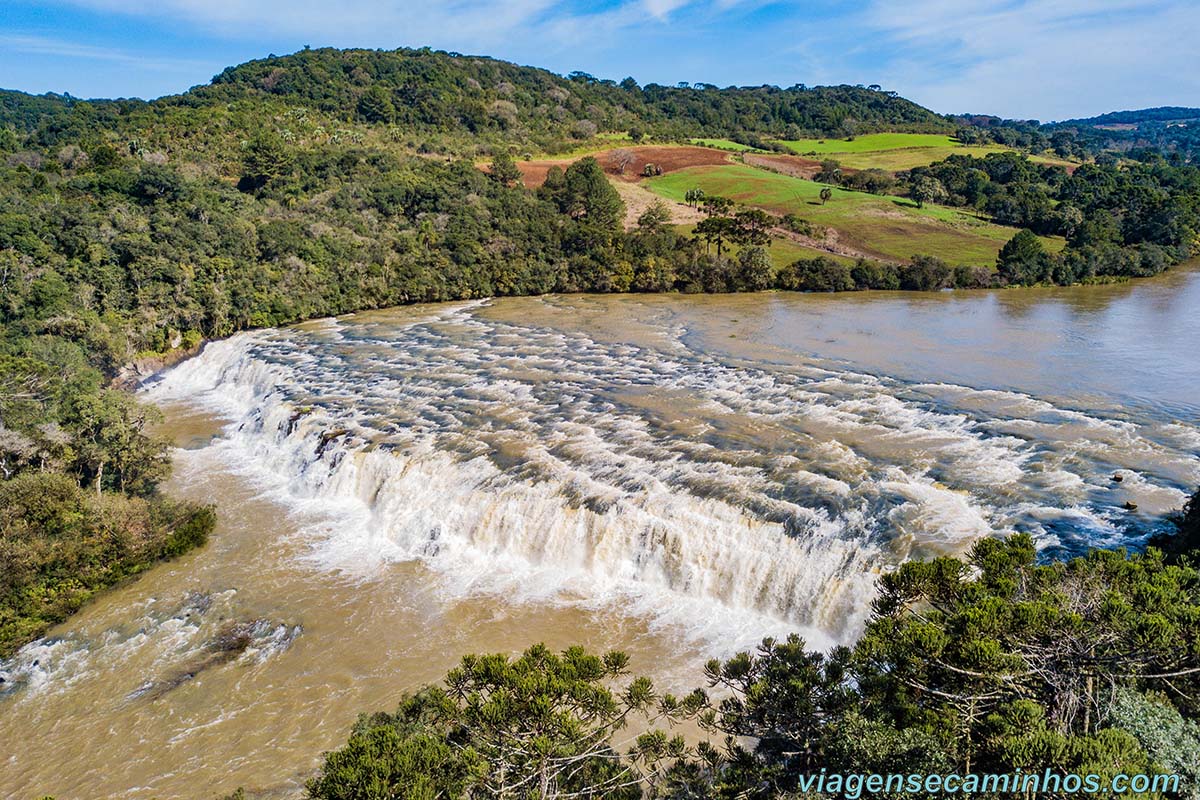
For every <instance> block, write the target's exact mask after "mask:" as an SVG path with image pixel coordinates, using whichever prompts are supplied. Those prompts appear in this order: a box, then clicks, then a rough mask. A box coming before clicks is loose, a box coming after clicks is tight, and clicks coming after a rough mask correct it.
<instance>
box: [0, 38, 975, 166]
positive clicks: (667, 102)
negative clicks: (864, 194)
mask: <svg viewBox="0 0 1200 800" xmlns="http://www.w3.org/2000/svg"><path fill="white" fill-rule="evenodd" d="M245 102H249V103H255V104H259V105H266V106H269V107H273V108H278V109H283V108H288V107H302V108H306V109H310V110H312V111H316V112H320V113H323V114H328V115H329V116H330V117H331V118H333V119H335V120H337V121H338V122H341V123H352V122H358V123H367V124H387V125H395V126H398V127H401V128H403V129H404V130H406V131H424V132H436V133H438V134H439V135H442V136H446V135H458V136H482V137H485V138H490V139H496V138H503V139H505V140H506V141H515V142H519V143H521V144H522V146H531V147H534V148H535V149H542V150H549V151H554V150H556V149H558V150H561V149H563V147H565V145H564V142H570V141H579V140H586V139H589V138H591V137H592V136H593V135H595V133H596V132H598V131H606V130H630V129H634V130H636V131H638V132H640V133H643V134H645V135H647V136H654V137H658V138H664V137H665V138H680V139H682V138H686V137H689V136H715V137H722V136H726V135H730V134H743V133H746V132H750V133H763V134H770V135H773V136H777V137H779V138H800V137H801V136H804V135H809V134H811V135H823V134H842V135H845V134H846V133H854V132H870V131H883V130H911V131H927V132H947V131H949V130H951V128H952V126H951V124H950V123H949V122H948V121H947V120H946V119H945V118H944V117H942V116H940V115H938V114H935V113H934V112H932V111H930V110H929V109H926V108H923V107H921V106H919V105H917V104H916V103H913V102H911V101H909V100H905V99H904V98H902V97H898V96H896V95H895V94H894V93H892V92H885V91H882V90H879V89H872V88H864V87H861V86H816V87H806V86H803V85H795V86H791V87H788V88H780V87H777V86H755V87H728V88H718V87H716V86H712V85H708V84H688V83H679V84H677V85H675V86H661V85H657V84H649V85H646V86H639V85H638V84H637V82H636V81H634V80H633V79H632V78H626V79H625V80H623V81H621V82H620V83H617V82H615V81H612V80H602V79H599V78H596V77H594V76H592V75H588V74H586V73H582V72H574V73H571V74H570V75H569V76H566V77H563V76H561V75H557V74H555V73H552V72H549V71H547V70H544V69H538V68H535V67H524V66H519V65H516V64H512V63H508V62H505V61H499V60H497V59H493V58H485V57H480V56H465V55H461V54H457V53H446V52H442V51H434V50H430V49H419V50H411V49H401V50H391V51H383V50H335V49H330V48H324V49H306V50H302V51H300V52H297V53H293V54H291V55H286V56H272V57H269V58H264V59H259V60H255V61H249V62H247V63H245V64H241V65H239V66H235V67H230V68H229V69H226V70H225V71H223V72H222V73H220V74H219V75H217V76H216V77H214V78H213V80H212V82H211V83H209V84H207V85H204V86H198V87H195V88H193V89H191V90H190V91H188V92H185V93H184V94H181V95H176V96H171V97H164V98H160V99H159V100H155V101H152V102H151V103H143V102H141V101H125V100H120V101H87V105H88V107H89V108H91V109H92V111H93V112H94V113H97V114H99V115H101V116H103V117H105V118H106V119H107V120H108V121H109V122H110V124H111V123H116V122H119V121H120V120H121V119H122V118H123V117H125V116H126V115H129V114H134V115H136V114H137V113H138V112H141V111H143V110H144V109H145V108H146V107H149V108H151V109H153V110H154V111H156V112H157V113H159V114H160V115H166V114H169V113H170V109H173V108H202V107H217V106H225V105H229V104H234V105H237V104H239V103H245ZM80 103H81V101H79V100H77V99H74V98H70V97H65V96H58V95H44V96H40V97H35V96H30V95H22V94H20V93H18V92H5V93H4V94H3V97H0V127H3V126H11V127H14V128H16V129H17V130H22V131H33V130H34V129H35V128H46V127H47V126H49V127H53V126H55V125H56V124H58V125H62V124H67V123H66V121H67V120H68V119H69V117H70V116H71V111H72V109H73V108H75V107H76V106H78V105H79V104H80Z"/></svg>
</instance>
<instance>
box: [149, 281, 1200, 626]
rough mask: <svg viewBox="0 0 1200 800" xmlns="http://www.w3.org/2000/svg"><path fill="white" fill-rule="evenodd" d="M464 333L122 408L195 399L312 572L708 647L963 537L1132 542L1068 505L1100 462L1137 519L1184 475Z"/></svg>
mask: <svg viewBox="0 0 1200 800" xmlns="http://www.w3.org/2000/svg"><path fill="white" fill-rule="evenodd" d="M484 310H485V308H484V306H483V304H480V303H472V304H465V305H456V306H450V307H443V308H438V309H434V310H432V311H430V310H425V311H421V312H415V313H414V312H409V313H398V314H391V315H387V314H385V315H365V316H361V317H351V318H346V319H343V320H336V321H335V320H326V321H323V322H320V323H317V324H312V325H308V326H304V327H303V328H300V329H298V328H292V329H285V330H272V331H261V332H254V333H247V334H242V335H239V336H236V337H234V338H232V339H230V340H228V341H223V342H218V343H215V344H212V345H210V346H209V347H208V348H207V349H206V350H205V351H204V352H203V353H202V354H201V355H200V356H199V357H198V358H196V359H194V360H193V361H191V362H188V363H186V364H184V365H182V366H181V367H179V368H177V369H175V370H172V371H171V372H170V373H168V374H167V375H166V376H165V378H164V379H163V380H162V381H161V382H160V383H158V384H157V385H156V386H155V387H154V388H153V389H152V390H151V391H150V393H149V394H150V397H151V398H156V399H164V400H179V399H182V398H191V399H192V400H193V401H199V402H201V403H208V404H211V405H212V406H213V407H214V408H216V409H218V410H219V411H220V412H221V413H223V414H225V415H226V416H227V417H228V418H229V419H230V420H231V424H230V428H229V433H228V436H227V438H226V440H225V441H224V443H223V444H222V445H221V446H222V447H225V448H227V449H228V451H229V452H228V454H229V456H230V458H233V459H236V460H237V461H239V462H242V463H245V464H247V465H251V466H252V469H254V470H258V471H261V472H263V473H264V474H268V475H272V476H275V477H276V479H277V480H278V483H277V484H276V489H277V490H278V491H280V492H281V493H282V496H283V497H284V498H285V502H287V503H288V504H290V505H293V506H305V505H308V506H310V507H311V505H312V504H317V505H319V506H320V507H322V508H326V509H330V510H331V512H332V513H331V514H329V515H326V516H325V517H324V518H323V519H322V520H320V521H318V522H317V523H316V525H315V527H316V528H319V529H323V531H324V533H323V534H322V535H320V536H317V537H314V544H313V548H314V549H313V553H312V556H313V558H315V559H316V560H317V561H319V562H321V563H324V564H327V565H329V566H336V567H338V568H340V569H344V570H351V571H353V570H359V569H364V568H368V567H369V566H370V565H372V564H375V563H378V562H379V561H380V560H404V559H421V560H423V561H425V562H426V563H428V564H429V565H431V566H433V567H434V568H436V569H438V570H439V571H440V572H441V573H442V574H443V575H444V576H446V583H447V586H452V587H454V588H455V589H456V590H458V591H464V592H466V591H473V590H491V591H500V592H506V593H507V592H512V591H514V590H515V591H518V592H519V593H523V594H534V595H537V596H543V597H544V596H551V595H557V596H560V597H562V598H571V599H576V600H578V599H583V600H585V601H592V602H599V601H607V600H613V599H616V598H618V597H620V598H622V601H623V602H624V603H626V604H627V605H629V607H631V608H634V609H636V610H638V611H652V612H653V613H654V614H656V615H661V616H662V617H663V618H664V619H671V620H673V621H676V622H679V621H687V620H688V619H693V620H694V619H703V620H706V621H707V622H706V627H707V629H708V630H707V631H706V632H708V633H716V634H717V635H718V636H720V637H724V638H727V637H729V636H731V635H736V633H737V631H738V629H739V627H740V626H741V625H742V624H744V623H747V622H749V621H750V620H751V619H756V621H757V623H758V628H757V629H756V630H758V631H761V630H763V629H764V628H765V629H767V630H771V631H775V630H777V629H780V628H781V627H782V628H785V629H786V627H788V626H791V627H799V628H802V629H806V630H808V631H809V632H810V638H816V639H818V640H824V641H829V640H830V639H840V638H843V637H845V636H847V635H849V634H851V633H853V632H854V631H855V630H856V629H857V627H858V626H859V625H860V624H861V621H862V619H863V616H864V614H865V613H866V611H867V610H868V608H869V603H870V600H871V598H872V596H873V584H874V581H875V578H876V575H877V573H878V571H879V570H880V569H885V568H888V567H889V566H891V565H894V564H895V563H897V562H898V561H900V560H902V559H904V558H906V557H909V556H910V555H912V554H913V553H932V552H946V551H949V552H954V551H961V550H964V549H965V548H967V547H968V546H969V545H970V544H971V542H973V541H974V540H975V539H977V538H978V537H980V536H985V535H991V534H997V533H1004V532H1007V531H1012V530H1026V531H1030V532H1032V533H1034V534H1035V535H1036V536H1038V538H1039V539H1040V541H1041V542H1042V543H1043V544H1046V545H1060V546H1065V547H1067V548H1071V547H1076V548H1077V547H1079V546H1080V545H1081V544H1082V543H1095V542H1105V543H1111V542H1123V541H1129V542H1133V541H1136V540H1137V538H1138V537H1139V536H1142V535H1144V530H1142V529H1140V528H1138V527H1137V526H1133V527H1132V528H1131V527H1129V526H1128V525H1127V524H1126V520H1124V519H1122V518H1121V517H1120V515H1117V514H1113V513H1111V512H1106V511H1105V510H1104V509H1103V508H1098V507H1097V506H1096V504H1094V503H1091V502H1089V496H1090V495H1091V494H1094V491H1095V490H1096V489H1097V488H1099V487H1102V486H1103V485H1105V484H1106V483H1107V482H1108V480H1109V472H1110V465H1108V464H1106V463H1104V461H1103V460H1102V456H1103V455H1104V453H1105V452H1106V451H1108V450H1110V449H1111V445H1112V443H1113V442H1115V441H1124V442H1126V445H1125V450H1126V453H1127V456H1132V457H1133V458H1134V459H1135V460H1136V458H1137V455H1138V453H1142V452H1144V453H1146V454H1149V455H1150V456H1152V457H1153V458H1155V459H1157V461H1158V464H1159V468H1160V470H1161V471H1162V474H1160V475H1155V476H1146V475H1144V473H1139V475H1138V477H1137V480H1140V481H1142V482H1143V484H1145V489H1146V492H1149V493H1154V492H1157V493H1158V494H1160V495H1161V501H1162V502H1163V503H1165V504H1168V505H1169V504H1171V503H1178V502H1179V501H1181V500H1182V498H1183V494H1182V493H1181V492H1180V490H1179V489H1178V488H1175V487H1174V486H1172V485H1171V483H1170V481H1172V480H1177V481H1179V482H1182V481H1183V479H1184V477H1185V476H1186V475H1187V474H1188V473H1189V471H1190V472H1191V473H1192V474H1194V472H1195V469H1196V465H1195V461H1194V459H1191V458H1189V457H1187V456H1185V455H1183V454H1180V455H1179V457H1178V458H1175V459H1174V460H1173V457H1172V454H1171V452H1170V450H1169V449H1168V448H1167V447H1166V446H1165V445H1163V444H1162V443H1160V442H1156V441H1153V440H1152V439H1149V438H1145V437H1143V435H1142V432H1141V431H1140V429H1139V427H1138V426H1137V425H1134V424H1132V423H1128V422H1122V421H1114V420H1105V419H1101V418H1096V417H1092V416H1089V415H1087V414H1083V413H1080V412H1075V411H1068V410H1062V409H1058V408H1056V407H1054V406H1052V405H1050V404H1048V403H1045V402H1042V401H1038V400H1035V399H1033V398H1030V397H1027V396H1022V395H1019V394H1014V393H1010V392H996V391H975V390H971V389H967V388H965V387H961V386H954V385H945V384H907V383H904V382H901V381H898V380H893V379H888V378H881V377H875V376H871V375H867V374H864V373H861V372H855V371H852V370H849V369H845V368H840V367H838V366H836V365H834V364H831V363H817V362H814V361H812V360H805V359H798V360H793V361H792V362H791V363H780V364H770V363H750V362H746V361H744V360H739V359H737V358H735V357H728V356H726V357H722V356H719V355H716V354H713V353H705V352H700V351H696V350H692V349H690V348H689V347H688V346H687V345H685V343H684V341H683V334H684V332H685V331H686V328H680V329H678V330H675V331H674V332H673V333H674V335H673V336H672V335H667V336H666V337H665V338H664V339H662V340H660V341H659V342H658V343H657V344H649V343H636V344H635V343H630V342H620V341H609V342H605V341H600V340H597V339H593V338H591V337H589V336H588V335H585V334H584V333H582V332H578V331H570V330H563V329H554V328H548V327H541V326H537V325H530V324H522V323H521V322H518V321H512V320H503V319H496V318H495V317H491V316H488V315H486V314H484V313H481V312H483V311H484ZM1117 466H1118V467H1119V466H1121V465H1120V464H1118V465H1117ZM1127 466H1134V463H1133V462H1132V461H1131V462H1130V463H1129V464H1127ZM1147 481H1150V483H1147ZM1131 483H1132V481H1131ZM705 606H708V607H709V611H707V612H702V613H700V614H699V615H697V613H696V612H697V610H698V609H700V608H702V607H705ZM676 612H678V613H676ZM714 619H721V620H724V621H726V622H727V623H728V624H729V629H728V630H720V627H719V626H716V627H715V628H714V626H713V625H712V624H711V621H712V620H714ZM764 620H772V621H773V623H772V624H768V623H766V622H764Z"/></svg>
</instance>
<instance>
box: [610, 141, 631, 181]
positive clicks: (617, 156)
mask: <svg viewBox="0 0 1200 800" xmlns="http://www.w3.org/2000/svg"><path fill="white" fill-rule="evenodd" d="M609 158H610V159H612V164H613V166H614V167H616V168H617V172H619V173H620V174H622V175H624V174H625V170H627V169H629V165H630V164H632V163H633V162H634V160H635V159H636V158H637V156H635V155H634V154H633V151H632V150H628V149H626V148H624V147H621V148H618V149H616V150H613V151H612V153H610V154H609Z"/></svg>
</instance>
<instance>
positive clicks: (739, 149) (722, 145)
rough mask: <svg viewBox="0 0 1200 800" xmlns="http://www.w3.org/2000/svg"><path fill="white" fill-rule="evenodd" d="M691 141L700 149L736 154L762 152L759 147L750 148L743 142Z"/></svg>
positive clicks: (727, 140)
mask: <svg viewBox="0 0 1200 800" xmlns="http://www.w3.org/2000/svg"><path fill="white" fill-rule="evenodd" d="M690 141H691V143H692V144H694V145H699V146H700V147H715V148H716V149H718V150H732V151H733V152H735V153H759V152H762V151H760V150H759V149H758V148H757V147H750V146H749V145H745V144H742V143H741V142H735V141H733V140H732V139H692V140H690Z"/></svg>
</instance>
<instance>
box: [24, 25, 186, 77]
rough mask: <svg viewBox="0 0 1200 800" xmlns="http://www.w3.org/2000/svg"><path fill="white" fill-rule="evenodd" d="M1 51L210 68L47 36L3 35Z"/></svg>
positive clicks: (147, 66)
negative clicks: (2, 48)
mask: <svg viewBox="0 0 1200 800" xmlns="http://www.w3.org/2000/svg"><path fill="white" fill-rule="evenodd" d="M0 47H4V48H5V49H7V50H10V51H11V52H14V53H25V54H28V55H41V56H56V57H58V58H78V59H84V60H88V61H107V62H111V63H115V64H121V65H125V66H129V67H138V68H142V69H153V70H171V71H175V72H185V73H192V72H195V71H196V70H197V69H198V68H204V67H205V66H206V65H205V64H204V62H201V61H193V60H189V59H163V58H155V57H145V56H141V55H136V54H133V53H128V52H126V51H124V50H120V49H117V48H112V47H94V46H92V45H86V44H78V43H76V42H67V41H63V40H60V39H53V38H49V37H45V36H22V35H10V34H0Z"/></svg>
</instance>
